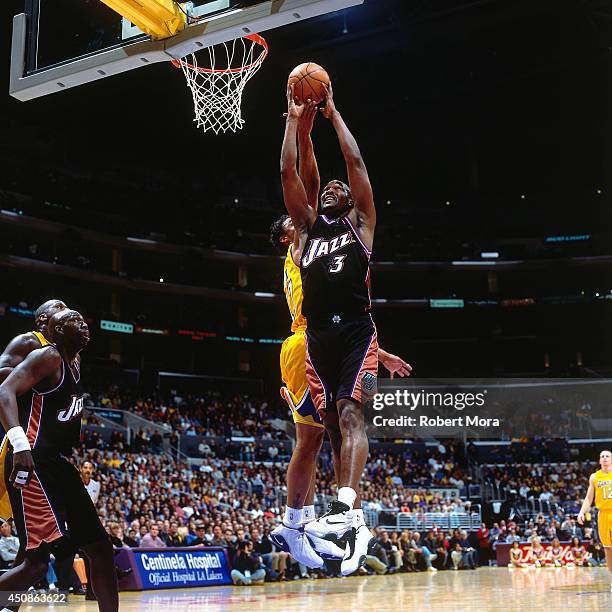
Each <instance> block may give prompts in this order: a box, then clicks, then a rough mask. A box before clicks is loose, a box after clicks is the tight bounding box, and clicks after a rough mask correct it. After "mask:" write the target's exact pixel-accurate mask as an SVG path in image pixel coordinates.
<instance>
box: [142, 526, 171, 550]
mask: <svg viewBox="0 0 612 612" xmlns="http://www.w3.org/2000/svg"><path fill="white" fill-rule="evenodd" d="M143 527H144V529H145V530H146V529H147V528H146V526H143ZM165 547H166V545H165V544H164V541H163V540H162V539H161V538H160V537H159V527H158V526H157V525H156V524H153V525H151V527H150V528H149V530H148V531H147V532H146V533H145V535H143V536H142V538H141V539H140V548H165Z"/></svg>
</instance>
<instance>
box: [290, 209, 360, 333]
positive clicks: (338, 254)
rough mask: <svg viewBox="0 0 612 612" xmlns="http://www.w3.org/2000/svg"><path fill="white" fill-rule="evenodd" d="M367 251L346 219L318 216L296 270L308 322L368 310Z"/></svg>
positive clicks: (346, 315)
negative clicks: (299, 275)
mask: <svg viewBox="0 0 612 612" xmlns="http://www.w3.org/2000/svg"><path fill="white" fill-rule="evenodd" d="M370 255H371V253H370V251H369V250H368V249H367V248H366V246H365V245H364V244H363V242H362V240H361V238H360V236H359V234H358V233H357V230H356V229H355V227H353V224H352V223H351V221H350V220H349V219H348V218H347V217H343V218H341V219H329V218H327V217H326V216H325V215H319V216H318V217H317V218H316V220H315V222H314V224H313V225H312V227H311V228H310V231H309V232H308V239H307V240H306V245H305V247H304V250H303V253H302V260H301V262H300V271H301V274H302V289H303V292H304V301H303V303H302V312H303V313H304V315H305V316H306V319H307V320H308V321H309V322H315V323H316V322H317V321H329V320H334V317H336V316H337V317H340V319H336V321H337V322H339V321H340V320H341V319H344V318H351V317H358V316H360V315H363V314H365V313H366V312H368V311H369V309H370V273H369V261H370Z"/></svg>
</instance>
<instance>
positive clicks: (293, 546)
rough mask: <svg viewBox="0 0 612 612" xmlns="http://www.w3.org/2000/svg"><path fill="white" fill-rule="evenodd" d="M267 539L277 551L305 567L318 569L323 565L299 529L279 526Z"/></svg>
mask: <svg viewBox="0 0 612 612" xmlns="http://www.w3.org/2000/svg"><path fill="white" fill-rule="evenodd" d="M269 538H270V540H271V541H272V543H273V544H274V545H275V546H276V547H277V548H278V549H279V550H283V551H284V552H288V553H289V554H290V555H291V556H292V557H293V558H294V559H295V560H296V561H297V562H298V563H303V564H304V565H305V566H306V567H310V568H319V567H323V565H324V564H325V562H324V561H323V559H321V557H320V556H319V555H318V554H317V553H316V551H315V549H314V548H313V547H312V544H311V543H310V541H309V539H308V538H307V537H306V534H305V533H304V532H303V531H302V530H301V529H293V528H292V527H287V526H286V525H279V526H278V527H277V528H276V529H275V530H274V531H272V532H271V533H270V535H269Z"/></svg>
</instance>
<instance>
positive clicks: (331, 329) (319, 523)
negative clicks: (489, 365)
mask: <svg viewBox="0 0 612 612" xmlns="http://www.w3.org/2000/svg"><path fill="white" fill-rule="evenodd" d="M287 101H288V110H287V122H286V127H285V136H284V139H283V147H282V151H281V179H282V185H283V196H284V200H285V206H286V207H287V211H288V213H289V215H290V217H291V219H292V220H293V222H294V224H295V231H296V232H297V233H298V236H299V247H300V252H301V254H302V256H301V260H300V271H301V278H302V289H303V292H304V298H303V303H302V312H303V314H304V315H305V317H306V320H307V328H306V340H307V361H306V373H307V377H308V383H309V386H310V393H311V395H312V400H313V402H314V405H315V407H316V409H317V412H318V414H319V416H320V418H321V420H322V421H323V423H324V425H325V428H326V429H327V431H328V434H329V436H330V440H331V441H332V447H334V448H339V449H340V453H339V457H338V461H337V466H336V469H337V472H338V486H339V490H338V499H337V500H335V501H333V502H331V503H330V506H329V510H328V512H327V513H326V514H324V515H323V516H321V517H320V518H319V519H317V520H315V521H311V522H310V523H308V524H307V525H306V526H305V527H304V531H305V533H306V534H307V535H310V536H313V537H319V538H324V539H328V540H336V541H337V540H339V539H341V538H343V537H344V536H347V545H346V551H345V554H344V558H343V560H342V564H341V573H342V574H343V575H348V574H352V573H353V572H354V571H356V570H357V569H358V567H359V565H360V564H362V563H363V561H365V556H366V553H367V547H368V544H369V542H370V540H371V539H372V536H371V534H370V532H369V530H368V528H367V527H366V526H365V524H364V523H363V521H362V520H361V521H359V523H358V524H357V525H355V527H353V519H354V518H357V520H359V514H357V513H354V511H353V510H354V508H360V501H359V499H358V489H359V481H360V479H361V476H362V473H363V469H364V467H365V463H366V460H367V456H368V439H367V437H366V434H365V426H364V415H363V403H362V400H363V399H365V393H368V394H369V393H374V392H375V388H376V376H377V373H378V343H377V338H376V327H375V326H374V322H373V321H372V317H371V316H370V314H369V309H370V295H369V261H370V255H371V249H372V243H373V240H374V228H375V226H376V209H375V207H374V197H373V194H372V187H371V185H370V180H369V177H368V173H367V170H366V167H365V164H364V161H363V158H362V157H361V153H360V151H359V147H358V146H357V142H356V141H355V138H354V137H353V135H352V134H351V132H350V131H349V129H348V127H347V126H346V124H345V123H344V120H343V119H342V116H341V115H340V113H339V112H338V110H337V109H336V107H335V104H334V99H333V93H332V88H331V85H330V86H329V88H328V91H327V96H326V104H325V108H323V109H322V113H323V116H324V117H326V118H327V119H329V120H330V122H331V124H332V126H333V127H334V129H335V131H336V135H337V137H338V140H339V143H340V148H341V151H342V154H343V156H344V159H345V162H346V167H347V173H348V181H349V185H346V184H345V183H344V182H342V181H340V180H332V181H330V182H329V183H328V184H327V185H326V186H325V188H324V189H323V193H322V194H321V198H320V206H319V211H317V209H316V208H315V207H313V206H312V205H311V203H310V202H309V200H308V195H307V193H306V189H305V187H304V183H303V182H302V180H301V179H300V176H299V174H298V170H297V160H298V149H297V128H298V122H299V119H300V117H301V115H302V113H303V112H305V110H306V108H307V105H306V104H305V103H304V102H303V101H300V100H296V99H295V97H294V92H293V87H290V88H289V89H288V91H287Z"/></svg>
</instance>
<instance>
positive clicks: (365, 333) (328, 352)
mask: <svg viewBox="0 0 612 612" xmlns="http://www.w3.org/2000/svg"><path fill="white" fill-rule="evenodd" d="M306 339H307V356H306V376H307V378H308V384H309V386H310V394H311V395H312V401H313V402H314V405H315V407H316V409H317V412H318V413H319V416H320V417H321V420H324V419H325V416H326V414H327V413H328V412H329V411H335V410H336V402H337V401H338V400H341V399H352V400H354V401H355V402H357V403H362V402H363V401H365V400H366V399H367V396H372V395H373V394H374V393H376V377H377V375H378V340H377V336H376V326H375V325H374V321H372V317H371V316H370V315H362V316H359V317H356V318H353V319H349V320H342V318H340V317H338V316H336V317H334V318H333V319H332V318H330V319H329V321H322V322H317V323H316V324H314V323H313V322H312V321H311V320H310V319H309V320H308V328H307V330H306Z"/></svg>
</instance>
